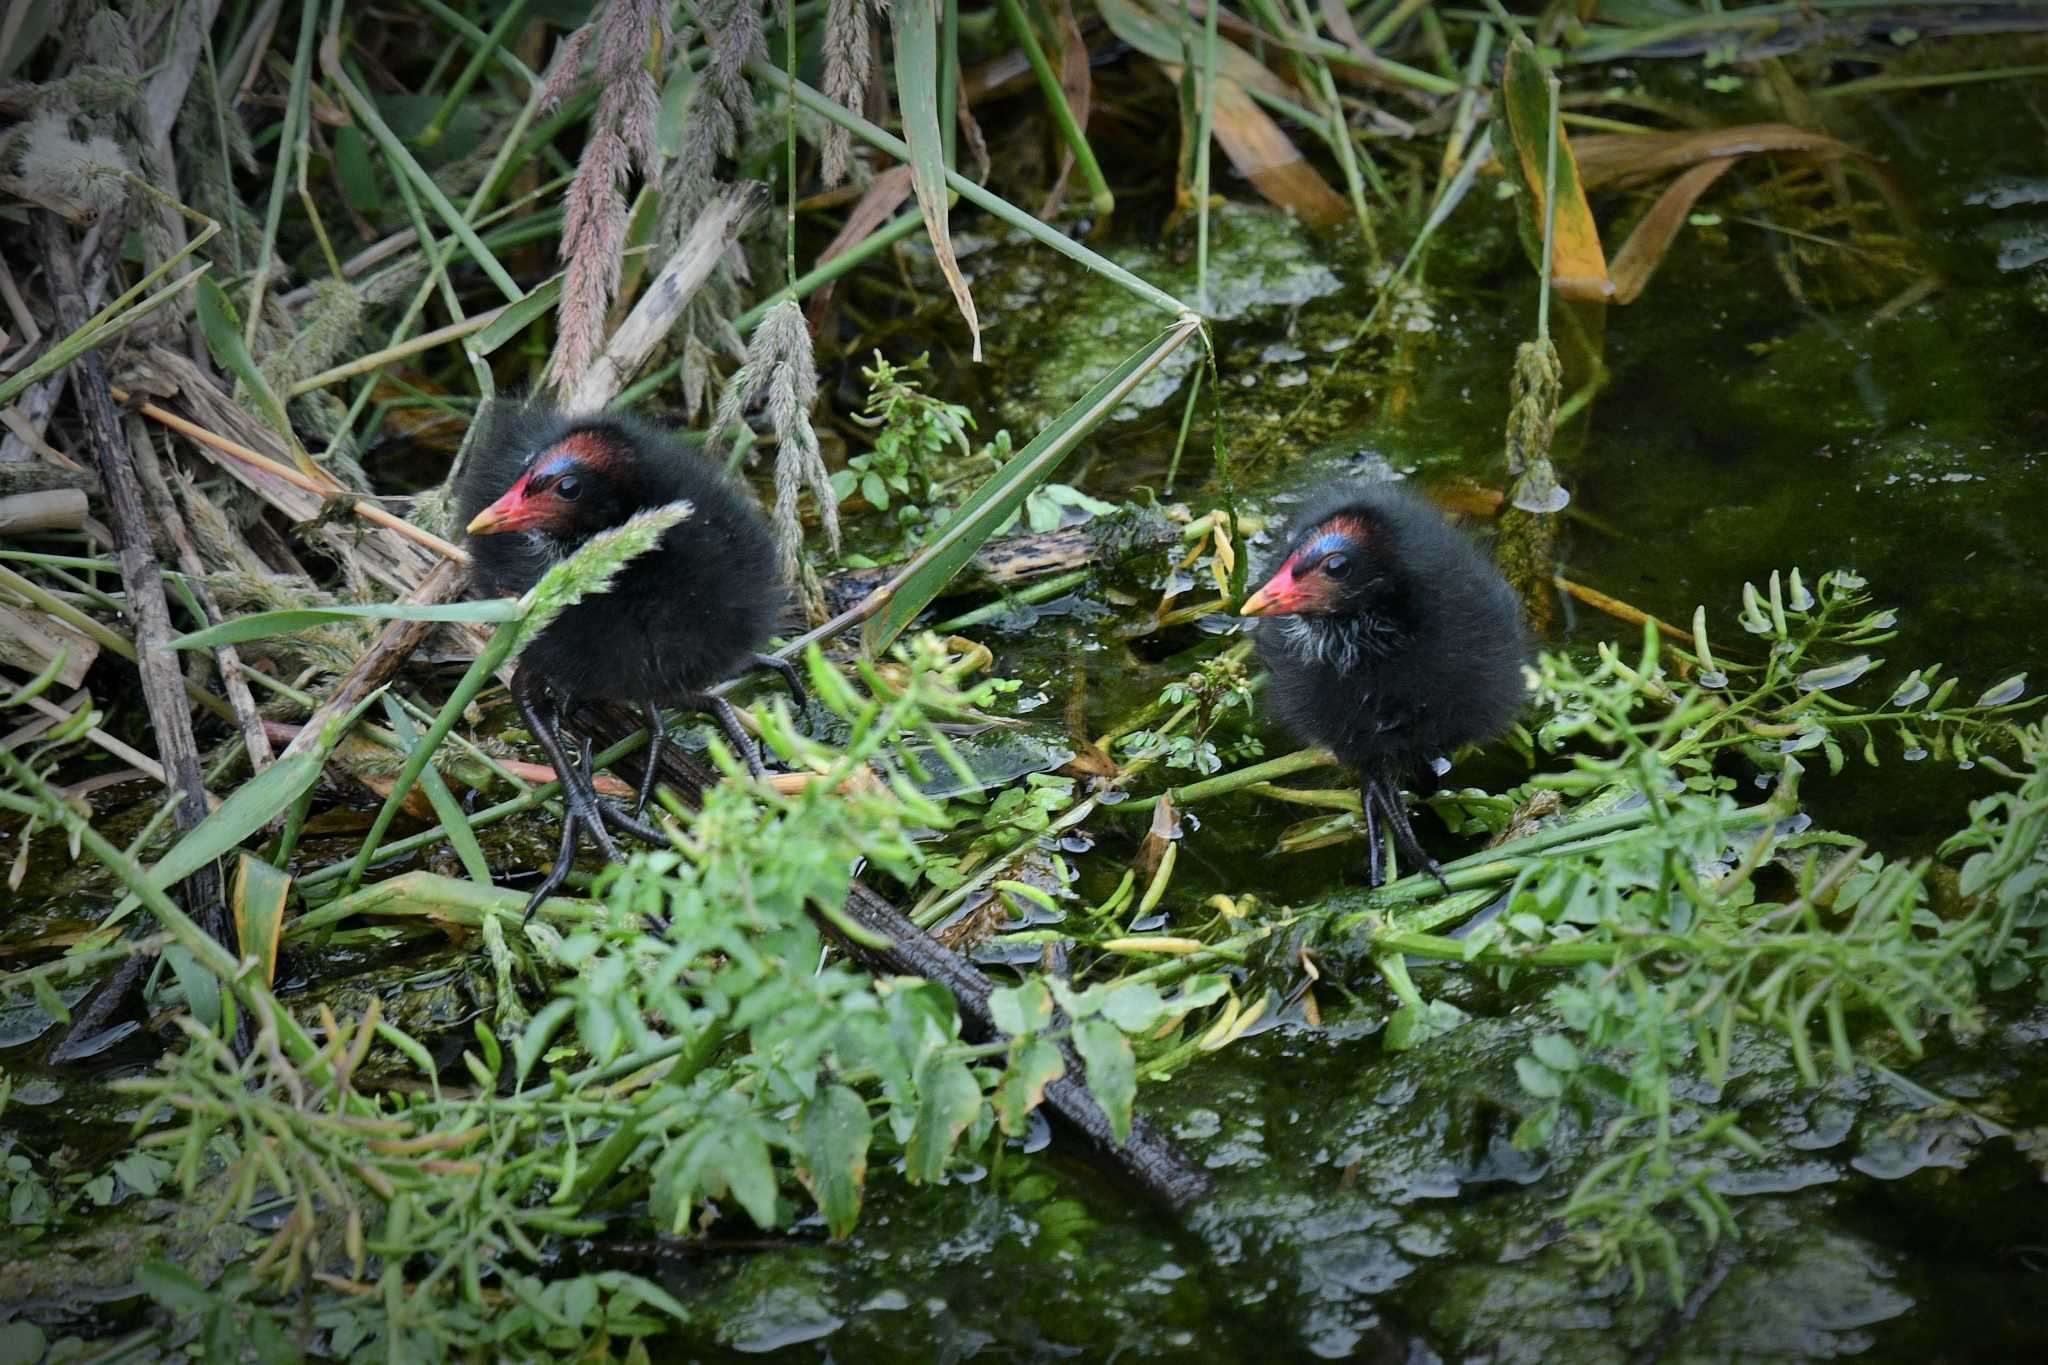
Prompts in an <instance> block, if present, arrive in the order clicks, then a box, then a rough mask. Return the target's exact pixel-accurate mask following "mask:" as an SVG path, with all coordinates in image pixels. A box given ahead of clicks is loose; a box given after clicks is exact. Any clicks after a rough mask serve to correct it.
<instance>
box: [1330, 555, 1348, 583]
mask: <svg viewBox="0 0 2048 1365" xmlns="http://www.w3.org/2000/svg"><path fill="white" fill-rule="evenodd" d="M1350 574H1351V556H1350V555H1331V556H1330V557H1329V558H1327V559H1325V560H1324V561H1323V576H1324V577H1326V578H1348V577H1349V576H1350Z"/></svg>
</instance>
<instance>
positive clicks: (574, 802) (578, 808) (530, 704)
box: [512, 668, 619, 890]
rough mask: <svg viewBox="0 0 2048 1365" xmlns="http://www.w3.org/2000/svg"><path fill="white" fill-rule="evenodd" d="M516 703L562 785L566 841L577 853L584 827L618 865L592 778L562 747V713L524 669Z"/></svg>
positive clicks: (517, 680)
mask: <svg viewBox="0 0 2048 1365" xmlns="http://www.w3.org/2000/svg"><path fill="white" fill-rule="evenodd" d="M512 701H513V703H514V704H515V705H517V706H518V707H519V715H520V717H521V718H522V719H523V720H525V722H526V728H527V729H528V730H530V731H531V732H532V733H533V737H534V739H535V741H537V742H538V743H539V744H540V747H541V752H542V753H544V754H546V755H547V756H548V762H549V764H551V765H552V766H553V767H554V770H555V776H556V778H557V779H558V780H559V781H560V782H561V784H562V809H563V816H562V819H563V823H564V829H563V839H564V841H565V843H566V845H567V846H568V847H569V848H570V850H571V851H572V852H573V851H574V848H575V833H574V831H575V827H576V825H577V824H579V823H580V824H581V825H582V826H583V827H584V828H585V829H588V830H589V831H590V837H591V839H592V840H593V841H595V842H596V844H597V847H598V850H599V851H600V852H602V853H603V854H604V856H605V857H606V858H608V859H610V860H611V861H612V862H617V861H618V860H619V850H618V848H617V846H615V845H614V844H613V843H612V837H611V835H610V834H608V833H606V832H605V827H604V816H603V815H602V813H601V812H600V811H599V808H598V804H597V793H596V791H595V790H594V789H592V787H591V785H590V779H589V777H588V776H587V775H586V774H584V773H582V772H580V771H579V770H577V769H576V768H575V767H574V766H573V765H572V764H571V763H570V762H569V755H568V753H567V751H566V750H564V748H563V747H562V719H561V710H560V708H559V707H558V706H557V705H556V704H555V702H554V700H553V698H551V697H549V696H548V693H547V688H546V686H545V685H544V684H543V683H542V682H541V681H540V680H539V679H538V678H536V677H534V676H533V675H532V674H531V673H529V672H528V671H527V670H525V669H523V668H522V669H520V670H519V671H518V672H516V673H514V674H513V675H512ZM566 864H567V860H566V859H564V860H562V861H561V863H559V864H558V865H557V866H558V869H565V868H566ZM562 875H564V876H567V875H568V873H567V871H566V870H563V872H562ZM556 884H557V885H559V884H560V883H559V882H558V883H556ZM549 890H553V887H550V888H549Z"/></svg>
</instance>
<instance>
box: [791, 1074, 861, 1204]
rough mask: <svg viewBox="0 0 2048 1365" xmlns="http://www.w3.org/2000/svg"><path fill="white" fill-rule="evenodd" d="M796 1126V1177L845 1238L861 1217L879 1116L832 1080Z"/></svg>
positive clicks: (845, 1088) (812, 1100) (810, 1101)
mask: <svg viewBox="0 0 2048 1365" xmlns="http://www.w3.org/2000/svg"><path fill="white" fill-rule="evenodd" d="M796 1131H797V1143H798V1148H797V1162H796V1178H797V1179H798V1180H800V1181H802V1182H803V1186H804V1188H805V1189H807V1190H809V1191H810V1192H811V1198H812V1199H814V1200H816V1201H817V1204H818V1213H819V1215H820V1216H822V1217H823V1218H824V1220H825V1226H826V1227H827V1228H828V1229H829V1230H830V1231H831V1233H832V1236H833V1238H834V1239H835V1240H836V1239H838V1238H841V1237H844V1236H846V1235H847V1234H848V1233H849V1232H852V1231H853V1225H854V1223H855V1222H856V1221H857V1220H858V1219H859V1218H860V1201H861V1190H862V1188H863V1186H864V1185H865V1184H866V1182H867V1174H868V1143H869V1142H870V1141H871V1140H872V1139H873V1137H874V1120H873V1118H871V1117H870V1116H869V1114H868V1107H867V1105H866V1103H865V1102H863V1101H862V1099H861V1097H860V1096H859V1095H858V1094H856V1093H855V1092H854V1091H853V1090H852V1089H850V1088H848V1087H847V1086H843V1085H828V1086H824V1087H822V1088H821V1089H820V1090H819V1091H818V1093H817V1094H815V1095H813V1096H811V1098H810V1100H809V1101H808V1102H807V1103H806V1104H805V1105H804V1107H803V1110H802V1111H801V1112H800V1113H799V1114H798V1115H797V1121H796Z"/></svg>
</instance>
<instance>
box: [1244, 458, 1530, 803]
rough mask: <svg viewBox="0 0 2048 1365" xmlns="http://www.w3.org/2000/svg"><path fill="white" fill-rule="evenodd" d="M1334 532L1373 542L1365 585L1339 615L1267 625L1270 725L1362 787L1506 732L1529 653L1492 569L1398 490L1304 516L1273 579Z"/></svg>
mask: <svg viewBox="0 0 2048 1365" xmlns="http://www.w3.org/2000/svg"><path fill="white" fill-rule="evenodd" d="M1333 518H1348V519H1350V520H1351V521H1352V522H1353V523H1355V524H1361V525H1363V526H1364V527H1365V528H1367V529H1366V535H1365V539H1364V543H1363V544H1362V545H1361V546H1360V550H1361V551H1362V555H1363V558H1364V559H1365V560H1366V561H1367V562H1368V564H1369V569H1370V572H1369V575H1368V578H1367V581H1366V583H1364V584H1361V586H1360V589H1359V596H1358V598H1357V600H1355V601H1350V602H1347V603H1344V604H1342V605H1341V606H1340V609H1339V610H1338V611H1337V612H1335V613H1333V614H1329V615H1315V616H1294V617H1272V618H1268V619H1266V620H1263V621H1261V622H1260V623H1259V626H1258V628H1257V631H1256V633H1255V639H1256V642H1257V645H1258V650H1259V655H1260V658H1261V659H1262V660H1263V662H1264V663H1265V665H1266V667H1267V669H1268V670H1269V671H1270V673H1271V680H1270V682H1269V683H1268V685H1267V689H1266V694H1265V701H1264V705H1265V706H1266V708H1267V709H1268V711H1269V712H1270V713H1271V714H1272V715H1274V716H1275V717H1277V718H1278V719H1279V720H1280V722H1281V723H1282V724H1283V725H1284V726H1285V727H1286V728H1287V729H1288V730H1289V731H1291V732H1292V733H1293V734H1294V735H1296V736H1297V737H1298V738H1300V739H1302V740H1303V741H1306V742H1311V743H1318V744H1323V745H1327V746H1328V747H1329V748H1330V750H1331V751H1332V752H1333V753H1335V754H1336V756H1337V758H1338V759H1339V760H1340V761H1341V762H1343V763H1344V764H1346V765H1347V766H1348V767H1350V768H1352V769H1354V770H1356V771H1358V772H1359V773H1361V774H1364V775H1371V774H1385V775H1388V776H1395V777H1398V776H1404V775H1408V774H1412V773H1415V772H1417V771H1419V770H1420V769H1421V768H1422V766H1423V765H1424V764H1425V763H1427V762H1428V761H1429V760H1430V759H1432V758H1434V757H1436V756H1438V755H1440V754H1448V753H1450V752H1451V751H1452V750H1454V749H1456V748H1457V747H1458V746H1459V745H1461V744H1465V743H1468V742H1472V741H1477V740H1484V739H1489V738H1492V737H1493V736H1495V735H1498V734H1499V733H1501V732H1502V731H1503V730H1505V729H1507V728H1508V726H1509V725H1510V724H1512V723H1513V721H1514V719H1515V716H1516V714H1517V713H1518V712H1519V711H1520V710H1521V708H1522V705H1523V703H1524V700H1525V683H1524V679H1523V674H1522V664H1523V661H1524V660H1525V659H1526V657H1527V655H1528V650H1529V641H1528V635H1527V632H1526V630H1525V628H1524V626H1523V624H1522V612H1521V606H1520V603H1519V602H1517V600H1516V598H1515V594H1514V591H1513V589H1511V588H1510V587H1509V586H1508V585H1507V583H1506V581H1505V580H1504V579H1503V578H1502V577H1501V575H1500V571H1499V570H1498V569H1496V568H1495V567H1494V565H1493V563H1492V561H1491V560H1490V559H1489V558H1488V557H1487V556H1486V554H1485V553H1484V552H1483V551H1481V550H1480V548H1479V547H1478V546H1476V545H1475V544H1473V543H1472V541H1471V540H1469V539H1467V538H1466V536H1465V535H1464V534H1463V533H1461V532H1459V531H1458V530H1456V529H1455V528H1453V527H1452V526H1450V525H1449V524H1448V523H1447V522H1446V521H1445V520H1444V518H1443V515H1442V514H1441V513H1440V512H1438V511H1437V509H1436V508H1434V507H1433V506H1431V505H1430V504H1429V503H1427V502H1424V501H1423V500H1422V499H1420V498H1418V497H1416V496H1414V495H1412V494H1410V493H1407V492H1405V491H1403V490H1402V489H1401V488H1399V487H1398V486H1397V485H1394V484H1387V483H1379V484H1369V483H1352V484H1345V485H1341V486H1338V487H1335V488H1331V489H1328V490H1326V491H1323V492H1320V493H1318V494H1317V495H1316V496H1315V497H1313V498H1311V499H1310V500H1308V501H1307V502H1305V503H1304V504H1303V505H1302V506H1301V508H1300V509H1299V510H1298V511H1297V512H1296V513H1295V514H1294V516H1293V517H1292V518H1291V519H1290V521H1289V525H1288V528H1287V530H1286V532H1285V534H1284V537H1283V539H1282V540H1281V544H1282V546H1283V547H1284V548H1283V549H1282V551H1281V553H1280V555H1279V556H1278V557H1277V558H1275V559H1274V561H1273V563H1272V564H1271V565H1269V566H1268V571H1269V572H1271V571H1273V570H1277V569H1278V568H1279V567H1280V566H1281V564H1283V563H1285V562H1286V561H1287V559H1288V558H1289V557H1290V556H1291V555H1292V554H1293V553H1294V552H1295V551H1296V550H1297V549H1300V548H1301V546H1302V543H1303V542H1304V540H1305V539H1307V538H1308V537H1309V536H1310V533H1312V532H1314V531H1315V530H1316V529H1317V528H1319V527H1323V526H1325V525H1327V524H1329V523H1330V522H1331V521H1332V519H1333Z"/></svg>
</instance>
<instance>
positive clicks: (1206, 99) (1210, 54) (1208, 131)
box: [1195, 0, 1221, 309]
mask: <svg viewBox="0 0 2048 1365" xmlns="http://www.w3.org/2000/svg"><path fill="white" fill-rule="evenodd" d="M1220 8H1221V5H1220V4H1217V3H1215V2H1214V0H1211V3H1209V4H1207V5H1204V6H1203V7H1202V112H1201V117H1200V118H1199V120H1198V121H1197V122H1196V124H1195V297H1196V298H1197V299H1199V300H1201V304H1202V307H1203V308H1204V309H1206V308H1208V306H1209V173H1210V162H1211V155H1210V154H1211V150H1212V145H1213V143H1214V141H1215V137H1216V48H1217V37H1216V12H1217V10H1219V9H1220Z"/></svg>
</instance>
